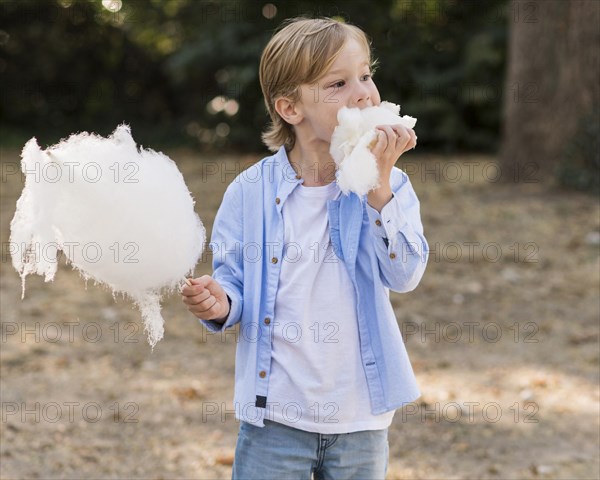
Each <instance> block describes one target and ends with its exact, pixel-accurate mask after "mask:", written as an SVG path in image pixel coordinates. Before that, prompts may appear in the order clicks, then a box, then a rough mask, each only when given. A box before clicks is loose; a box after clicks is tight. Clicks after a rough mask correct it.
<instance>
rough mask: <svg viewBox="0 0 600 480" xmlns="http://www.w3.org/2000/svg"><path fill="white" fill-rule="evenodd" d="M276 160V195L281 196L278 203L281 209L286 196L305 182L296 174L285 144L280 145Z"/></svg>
mask: <svg viewBox="0 0 600 480" xmlns="http://www.w3.org/2000/svg"><path fill="white" fill-rule="evenodd" d="M274 160H275V179H277V180H278V182H277V192H276V195H277V198H279V203H278V204H277V207H278V208H279V209H280V210H281V208H282V207H283V203H284V202H285V200H286V198H287V197H288V196H289V195H290V193H292V191H293V190H294V188H296V186H297V185H299V184H301V183H304V179H303V178H298V177H297V176H296V171H295V170H294V168H293V167H292V165H291V163H290V160H289V159H288V156H287V152H286V151H285V146H284V145H282V146H281V147H279V150H278V151H277V153H276V154H275V156H274Z"/></svg>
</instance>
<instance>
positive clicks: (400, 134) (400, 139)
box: [392, 125, 411, 149]
mask: <svg viewBox="0 0 600 480" xmlns="http://www.w3.org/2000/svg"><path fill="white" fill-rule="evenodd" d="M392 129H393V131H394V133H395V134H396V147H397V148H401V149H403V148H405V147H406V145H408V144H409V142H410V140H411V136H410V132H409V129H408V128H406V127H405V126H404V125H393V126H392Z"/></svg>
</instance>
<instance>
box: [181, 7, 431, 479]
mask: <svg viewBox="0 0 600 480" xmlns="http://www.w3.org/2000/svg"><path fill="white" fill-rule="evenodd" d="M372 66H373V62H372V60H371V52H370V45H369V41H368V39H367V38H366V35H365V34H364V32H362V31H361V30H360V29H358V28H357V27H355V26H352V25H349V24H344V23H341V22H338V21H335V20H332V19H329V18H320V19H308V18H295V19H291V20H289V21H287V22H285V23H284V24H283V25H282V28H280V29H279V30H278V31H277V32H276V33H275V34H274V36H273V38H272V39H271V40H270V42H269V43H268V45H267V46H266V48H265V50H264V51H263V54H262V58H261V63H260V81H261V87H262V91H263V95H264V99H265V104H266V106H267V109H268V111H269V114H270V116H271V119H272V124H271V125H270V127H269V129H268V130H267V131H266V132H265V133H264V134H263V141H264V143H265V144H266V145H267V146H268V147H269V149H270V150H271V151H273V152H275V154H274V155H272V156H270V157H267V158H265V159H263V160H261V161H260V162H258V163H257V164H255V165H253V166H252V167H250V168H249V169H248V170H246V171H245V172H242V174H240V175H239V176H238V177H237V178H236V179H235V180H234V181H233V182H232V183H231V184H230V185H229V186H228V188H227V190H226V192H225V195H224V198H223V202H222V204H221V206H220V208H219V211H218V213H217V216H216V218H215V222H214V226H213V235H212V242H211V246H212V250H213V253H214V258H213V267H214V272H213V275H212V276H210V275H204V276H202V277H200V278H197V279H193V280H192V283H193V285H192V286H189V287H185V288H184V289H183V301H184V302H185V304H186V305H187V306H188V309H189V310H190V311H191V312H192V313H194V315H196V316H197V317H198V318H199V319H200V322H201V323H202V324H203V325H204V326H205V327H206V328H208V329H209V330H210V331H220V330H222V329H225V328H230V327H232V326H234V325H235V324H236V323H238V322H241V323H240V338H239V342H238V345H237V350H236V362H235V368H236V371H235V398H234V405H235V410H236V418H238V419H239V420H240V430H239V434H238V440H237V445H236V453H235V460H234V465H233V478H234V479H236V478H239V479H248V478H261V479H283V478H293V479H310V478H311V474H314V478H315V479H320V478H344V479H350V478H356V479H359V478H360V479H363V478H364V479H376V478H384V477H385V472H386V471H387V465H388V455H389V446H388V441H387V434H388V427H389V425H390V424H391V422H392V418H393V415H394V410H395V409H397V408H400V407H401V406H402V405H403V404H405V403H408V402H412V401H414V400H415V399H416V398H418V397H419V395H420V392H419V389H418V387H417V384H416V380H415V377H414V374H413V371H412V368H411V365H410V362H409V359H408V356H407V353H406V349H405V347H404V343H403V341H402V336H401V334H400V331H399V328H398V324H397V320H396V318H395V316H394V311H393V309H392V306H391V304H390V300H389V290H390V289H391V290H394V291H397V292H408V291H411V290H413V289H414V288H415V287H416V286H417V285H418V283H419V281H420V279H421V277H422V276H423V273H424V271H425V266H426V263H427V258H428V251H429V250H428V245H427V241H426V239H425V237H424V236H423V227H422V224H421V219H420V213H419V201H418V199H417V197H416V195H415V192H414V190H413V188H412V186H411V184H410V181H409V179H408V177H407V176H406V174H405V173H404V172H402V171H401V170H400V169H398V168H396V167H395V166H394V164H395V162H396V161H397V159H398V157H399V156H400V155H401V154H403V153H404V152H406V151H407V150H409V149H412V148H414V146H415V145H416V136H415V133H414V131H413V130H412V129H407V128H405V127H403V126H401V125H394V126H380V127H378V129H379V134H378V135H379V136H378V139H377V143H376V144H375V146H374V147H373V148H372V152H373V154H374V155H375V157H376V158H377V163H378V168H379V171H380V186H379V187H377V188H376V189H374V190H372V191H370V192H369V193H368V194H367V195H364V196H363V197H362V198H361V197H359V196H358V195H356V194H354V193H351V194H349V195H342V194H341V192H340V190H339V188H338V186H337V184H336V182H335V163H334V161H333V159H332V157H331V155H330V154H329V147H330V141H331V135H332V133H333V129H334V127H335V125H336V123H337V118H336V115H337V111H338V110H339V109H340V108H341V107H342V106H347V107H360V108H364V107H367V106H372V105H378V104H379V103H380V102H381V99H380V96H379V92H378V91H377V87H376V86H375V84H374V83H373V80H372V78H371V73H372V72H371V68H372Z"/></svg>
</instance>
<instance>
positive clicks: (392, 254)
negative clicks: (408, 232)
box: [390, 252, 396, 260]
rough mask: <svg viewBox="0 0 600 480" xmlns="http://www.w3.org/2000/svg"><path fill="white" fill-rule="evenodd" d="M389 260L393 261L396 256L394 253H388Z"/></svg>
mask: <svg viewBox="0 0 600 480" xmlns="http://www.w3.org/2000/svg"><path fill="white" fill-rule="evenodd" d="M390 258H391V259H392V260H393V259H394V258H396V254H395V253H394V252H392V253H390Z"/></svg>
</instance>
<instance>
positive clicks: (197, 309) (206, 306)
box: [190, 295, 219, 316]
mask: <svg viewBox="0 0 600 480" xmlns="http://www.w3.org/2000/svg"><path fill="white" fill-rule="evenodd" d="M218 303H219V302H218V300H217V299H216V298H215V297H213V296H212V295H211V296H210V297H209V298H208V299H206V300H205V301H204V302H202V303H201V304H199V305H195V306H193V307H192V308H190V311H192V313H194V314H195V315H201V314H204V315H206V316H210V315H212V314H214V313H216V308H215V307H216V306H217V304H218Z"/></svg>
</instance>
